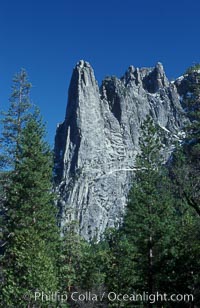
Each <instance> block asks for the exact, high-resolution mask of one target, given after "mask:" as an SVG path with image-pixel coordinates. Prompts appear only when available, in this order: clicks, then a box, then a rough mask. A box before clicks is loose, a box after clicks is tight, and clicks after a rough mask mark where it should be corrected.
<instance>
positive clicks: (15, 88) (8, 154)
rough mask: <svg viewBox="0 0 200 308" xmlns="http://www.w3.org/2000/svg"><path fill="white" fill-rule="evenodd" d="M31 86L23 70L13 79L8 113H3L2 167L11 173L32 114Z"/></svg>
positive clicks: (0, 163)
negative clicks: (23, 132)
mask: <svg viewBox="0 0 200 308" xmlns="http://www.w3.org/2000/svg"><path fill="white" fill-rule="evenodd" d="M31 86H32V85H31V83H30V82H29V81H28V76H27V73H26V71H25V70H24V69H21V71H20V72H19V73H17V74H16V75H15V76H14V78H13V85H12V93H11V96H10V99H9V102H10V105H9V108H8V111H7V112H3V111H2V112H1V114H2V116H3V118H2V120H1V124H2V125H3V129H2V135H1V138H0V141H1V142H0V147H1V148H0V149H1V151H0V167H1V169H3V170H9V171H10V170H13V169H14V168H15V164H16V162H17V159H18V158H17V157H18V153H19V140H20V134H21V131H22V129H23V127H24V125H25V123H26V121H27V120H28V118H29V116H30V114H31V112H30V110H31V107H32V104H31V101H30V90H31Z"/></svg>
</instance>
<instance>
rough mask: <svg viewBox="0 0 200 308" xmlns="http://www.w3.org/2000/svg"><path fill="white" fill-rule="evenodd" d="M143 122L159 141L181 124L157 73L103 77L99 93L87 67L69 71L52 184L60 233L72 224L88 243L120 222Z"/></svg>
mask: <svg viewBox="0 0 200 308" xmlns="http://www.w3.org/2000/svg"><path fill="white" fill-rule="evenodd" d="M148 114H149V115H150V116H151V117H152V118H153V119H154V120H155V122H156V123H157V124H158V125H159V126H160V127H161V129H162V131H163V134H164V135H165V142H166V147H165V153H164V155H165V157H166V159H167V158H168V157H169V155H170V152H171V144H170V142H169V140H170V138H171V137H174V138H179V135H180V134H181V131H182V126H183V122H184V121H185V118H184V112H183V109H182V107H181V103H180V95H179V93H178V91H177V85H176V82H175V83H170V82H169V81H168V79H167V77H166V75H165V72H164V69H163V66H162V64H161V63H158V64H157V65H156V66H155V67H153V68H141V69H138V68H134V67H133V66H130V67H129V68H128V70H127V71H126V73H125V74H124V76H123V77H122V78H120V79H118V78H116V77H107V78H105V80H103V82H102V85H101V86H100V87H99V86H98V84H97V81H96V79H95V76H94V71H93V69H92V67H91V66H90V64H89V63H87V62H85V61H80V62H79V63H78V64H77V65H76V67H75V68H74V71H73V74H72V78H71V83H70V87H69V93H68V103H67V110H66V116H65V120H64V122H63V123H61V124H59V125H58V127H57V132H56V137H55V183H56V190H57V192H58V195H59V200H58V207H59V210H60V217H59V219H60V225H61V227H62V228H63V227H64V226H65V225H66V223H67V222H68V221H71V220H76V221H77V222H78V225H79V232H80V234H81V235H83V236H84V237H85V238H86V239H87V240H89V239H91V238H92V237H93V236H97V237H99V236H100V234H102V233H103V231H104V230H105V229H106V227H117V226H119V224H120V223H121V221H122V219H123V214H124V210H125V207H126V200H127V194H128V191H129V188H130V183H131V176H132V174H133V172H134V161H135V157H136V154H137V153H138V151H139V146H138V138H139V136H140V125H141V123H142V122H143V120H144V119H145V117H146V116H147V115H148Z"/></svg>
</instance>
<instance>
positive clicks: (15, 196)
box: [2, 112, 59, 307]
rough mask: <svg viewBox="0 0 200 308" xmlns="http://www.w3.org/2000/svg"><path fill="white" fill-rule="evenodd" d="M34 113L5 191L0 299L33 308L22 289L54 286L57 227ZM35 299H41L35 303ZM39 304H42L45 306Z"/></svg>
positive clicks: (46, 152)
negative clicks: (3, 248)
mask: <svg viewBox="0 0 200 308" xmlns="http://www.w3.org/2000/svg"><path fill="white" fill-rule="evenodd" d="M44 135H45V129H44V125H43V123H42V120H41V118H40V115H39V114H38V112H35V113H33V114H32V116H29V119H28V120H27V122H26V125H25V126H24V127H23V128H22V129H21V131H20V136H19V138H18V141H17V142H18V143H17V147H18V152H17V163H16V164H15V171H14V172H12V173H11V175H10V185H9V187H8V189H7V191H6V200H5V208H6V215H5V225H6V231H5V232H4V247H5V252H4V254H3V257H2V266H3V281H2V283H3V285H2V296H3V298H2V302H3V303H4V305H5V306H9V305H10V307H18V306H20V307H27V305H29V307H33V306H34V304H35V303H33V300H30V301H29V302H27V301H26V299H24V297H23V296H24V294H25V293H30V294H31V295H32V296H34V292H35V291H37V290H42V291H44V292H45V291H46V292H48V291H49V290H50V291H52V292H53V291H56V290H57V267H56V262H57V258H58V255H57V252H58V247H57V245H58V242H59V240H58V239H59V237H58V229H57V226H56V209H55V206H54V196H53V194H52V183H51V180H52V153H51V151H50V149H49V146H48V144H47V143H46V142H45V141H44ZM40 304H41V303H40ZM45 305H46V304H45V303H43V306H44V307H45Z"/></svg>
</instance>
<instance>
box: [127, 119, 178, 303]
mask: <svg viewBox="0 0 200 308" xmlns="http://www.w3.org/2000/svg"><path fill="white" fill-rule="evenodd" d="M140 149H141V152H140V154H139V155H138V157H137V161H136V167H137V169H138V170H137V171H136V173H135V177H134V180H133V186H132V189H131V191H130V195H129V202H128V206H127V213H126V215H125V219H124V226H123V230H124V232H125V234H126V236H127V239H128V241H129V243H131V245H132V246H133V247H134V249H135V255H136V256H135V260H134V261H135V264H136V265H135V271H136V275H137V281H136V283H135V285H134V286H133V288H134V289H136V290H138V292H139V293H141V292H142V291H145V292H148V293H149V294H152V293H154V292H155V291H157V290H158V289H162V283H163V282H164V283H165V285H166V281H167V279H168V278H167V277H163V276H162V274H161V273H160V270H161V269H160V265H161V264H162V266H169V263H171V262H172V259H173V255H172V254H173V252H172V247H171V245H172V244H171V243H172V239H173V243H174V235H175V229H176V228H175V208H174V204H173V203H174V201H173V198H172V195H171V193H170V183H169V181H168V178H167V174H166V171H165V170H164V167H163V166H162V165H163V161H162V159H161V157H162V156H161V150H162V145H161V141H160V138H159V129H158V127H156V126H155V125H154V124H153V121H152V119H151V118H150V117H147V119H146V120H145V121H144V123H143V125H142V136H141V138H140ZM164 264H165V265H164ZM148 306H149V307H151V306H152V304H151V303H149V304H148Z"/></svg>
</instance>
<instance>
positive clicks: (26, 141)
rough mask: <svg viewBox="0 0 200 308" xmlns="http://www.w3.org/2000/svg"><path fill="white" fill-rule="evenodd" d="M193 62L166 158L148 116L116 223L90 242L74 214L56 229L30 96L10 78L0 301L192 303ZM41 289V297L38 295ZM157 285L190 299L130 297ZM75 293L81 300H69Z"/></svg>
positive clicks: (0, 142)
mask: <svg viewBox="0 0 200 308" xmlns="http://www.w3.org/2000/svg"><path fill="white" fill-rule="evenodd" d="M198 68H199V66H198V65H197V66H193V67H190V68H189V69H188V70H187V72H186V73H187V75H188V76H189V77H191V78H188V79H187V80H188V84H187V86H188V89H189V91H190V95H189V96H188V95H187V93H186V94H185V95H184V97H183V104H184V110H185V112H186V113H187V115H188V117H189V119H190V123H189V122H188V123H189V124H187V126H186V127H185V137H184V139H183V140H182V141H181V142H180V143H178V144H175V145H174V147H175V148H174V151H173V153H172V154H171V157H170V160H169V161H168V162H167V163H165V162H164V161H163V159H162V151H163V150H164V149H163V142H162V134H161V133H160V130H159V127H158V126H157V125H156V124H154V122H153V120H152V119H151V117H150V116H148V117H147V118H146V119H145V121H144V122H143V124H142V126H141V129H142V135H141V138H140V140H139V143H140V149H141V151H140V153H139V154H138V156H137V159H136V167H137V168H136V170H137V171H136V172H135V174H134V176H133V179H132V187H131V190H130V193H129V197H128V204H127V208H126V213H125V216H124V220H123V223H122V225H121V226H120V227H119V229H117V230H116V229H109V230H106V232H105V233H104V234H103V235H102V237H101V240H100V241H98V242H97V241H96V239H93V240H92V241H91V242H86V241H85V240H84V239H83V238H81V237H80V236H79V235H78V233H77V222H76V221H72V222H70V223H69V224H68V225H67V226H66V228H65V230H63V234H62V236H61V235H60V234H61V232H60V230H59V227H58V223H57V214H58V213H57V212H58V211H57V209H56V202H55V201H56V197H57V196H56V194H55V193H54V189H53V187H54V183H53V172H52V170H53V151H52V150H51V149H50V147H49V145H48V144H47V142H46V141H45V125H44V124H43V120H42V117H41V115H40V112H39V110H38V109H37V107H36V106H34V105H33V104H32V103H31V99H30V90H31V84H30V83H29V81H28V77H27V74H26V71H25V70H21V71H20V72H19V73H18V74H17V75H16V76H15V77H14V80H13V88H12V93H11V97H10V103H9V108H8V111H7V112H4V113H2V117H1V125H2V132H1V136H0V284H1V289H0V307H8V308H9V307H10V308H12V307H13V308H14V307H20V308H21V307H22V308H23V307H24V308H25V307H29V308H31V307H38V308H39V307H66V308H67V307H88V308H89V307H160V308H162V307H166V308H168V307H183V308H184V307H199V306H200V274H199V273H200V240H199V239H200V223H199V221H200V73H199V70H198ZM191 93H192V94H191ZM41 292H43V293H44V294H46V295H49V298H47V297H46V300H43V298H42V297H41V296H39V293H41ZM158 292H159V294H165V293H166V294H167V295H168V296H170V295H172V294H179V295H181V294H182V295H184V294H192V295H193V298H192V299H191V297H190V298H189V299H188V300H184V301H183V300H182V301H181V300H177V301H170V300H169V301H167V300H166V301H164V300H162V299H161V298H160V297H159V298H158V299H157V300H156V301H154V300H153V297H152V298H150V297H148V296H146V298H145V299H144V298H142V300H135V301H134V300H133V295H134V294H146V295H153V294H154V295H155V294H156V293H158ZM52 294H54V295H55V296H54V297H52ZM72 294H74V297H75V299H76V300H74V299H73V296H71V295H72ZM78 294H82V295H84V294H85V297H86V298H85V300H84V301H83V300H82V299H83V297H82V298H79V300H77V299H78ZM108 294H110V296H108ZM114 294H118V295H120V296H119V297H118V298H115V295H114ZM131 294H132V299H131V298H130V295H131ZM40 295H41V294H40ZM121 295H127V296H125V297H124V298H123V296H121ZM61 296H62V298H61ZM128 296H129V297H128ZM88 297H89V298H88ZM61 299H62V300H61Z"/></svg>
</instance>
